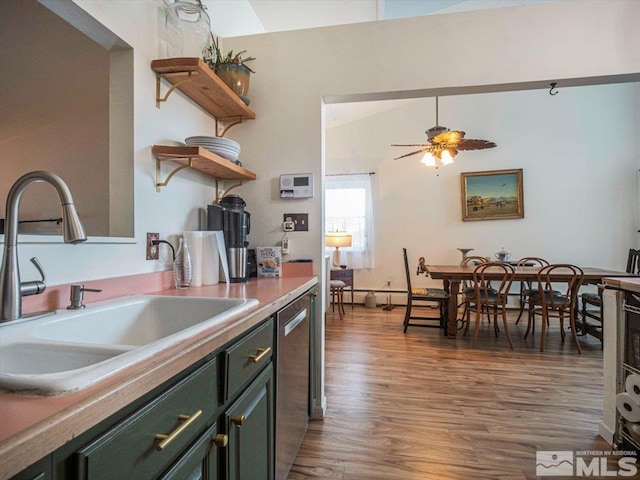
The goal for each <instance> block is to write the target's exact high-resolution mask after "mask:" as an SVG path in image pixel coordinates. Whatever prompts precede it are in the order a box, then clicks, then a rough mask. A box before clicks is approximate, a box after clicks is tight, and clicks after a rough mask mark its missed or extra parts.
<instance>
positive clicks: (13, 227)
mask: <svg viewBox="0 0 640 480" xmlns="http://www.w3.org/2000/svg"><path fill="white" fill-rule="evenodd" d="M36 182H46V183H48V184H50V185H52V186H53V187H54V188H55V189H56V191H57V192H58V197H60V202H61V204H62V223H63V236H64V242H65V243H80V242H84V241H85V240H86V239H87V237H86V235H85V233H84V228H83V227H82V223H81V222H80V218H79V217H78V212H76V208H75V206H74V205H73V197H72V196H71V192H70V191H69V187H68V186H67V184H66V183H64V181H63V180H62V179H61V178H60V177H59V176H58V175H56V174H54V173H51V172H44V171H35V172H29V173H27V174H25V175H23V176H22V177H20V178H19V179H18V180H16V182H15V183H14V184H13V186H12V187H11V189H10V190H9V195H8V196H7V206H6V215H5V222H4V254H3V256H2V266H1V267H0V306H1V307H2V312H0V314H1V315H0V322H7V321H9V320H17V319H19V318H22V297H24V296H27V295H37V294H39V293H42V292H44V290H45V288H46V285H45V278H44V273H43V272H42V268H40V267H39V264H38V261H37V260H35V257H34V258H33V259H31V261H32V262H33V263H34V265H36V268H38V270H39V271H40V274H41V275H42V280H41V281H34V282H20V268H19V264H18V207H19V205H20V199H21V198H22V194H23V193H24V191H25V190H26V188H27V187H28V186H29V185H31V184H32V183H36Z"/></svg>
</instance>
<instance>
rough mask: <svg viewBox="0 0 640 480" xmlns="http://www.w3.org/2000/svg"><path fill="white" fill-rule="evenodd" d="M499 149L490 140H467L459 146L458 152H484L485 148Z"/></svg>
mask: <svg viewBox="0 0 640 480" xmlns="http://www.w3.org/2000/svg"><path fill="white" fill-rule="evenodd" d="M493 147H497V145H496V144H495V143H494V142H490V141H489V140H478V139H475V138H467V139H465V140H462V142H460V143H459V144H458V147H457V148H458V150H483V149H485V148H493Z"/></svg>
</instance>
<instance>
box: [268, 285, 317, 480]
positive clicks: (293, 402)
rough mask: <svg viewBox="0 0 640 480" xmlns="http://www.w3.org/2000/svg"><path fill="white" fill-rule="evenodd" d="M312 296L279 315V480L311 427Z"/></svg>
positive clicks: (294, 303)
mask: <svg viewBox="0 0 640 480" xmlns="http://www.w3.org/2000/svg"><path fill="white" fill-rule="evenodd" d="M310 297H311V293H306V294H304V295H302V296H301V297H299V298H298V299H297V300H295V301H293V302H292V303H290V304H289V305H287V306H286V307H285V308H283V309H282V310H280V311H279V312H278V313H277V322H278V338H277V349H278V351H277V356H276V363H277V369H276V372H277V374H276V432H275V433H276V480H286V478H287V476H288V475H289V471H290V470H291V465H292V464H293V461H294V459H295V457H296V453H297V452H298V448H299V447H300V443H301V442H302V439H303V437H304V434H305V432H306V431H307V425H308V423H309V328H310V317H311V314H312V308H313V306H312V304H311V299H310Z"/></svg>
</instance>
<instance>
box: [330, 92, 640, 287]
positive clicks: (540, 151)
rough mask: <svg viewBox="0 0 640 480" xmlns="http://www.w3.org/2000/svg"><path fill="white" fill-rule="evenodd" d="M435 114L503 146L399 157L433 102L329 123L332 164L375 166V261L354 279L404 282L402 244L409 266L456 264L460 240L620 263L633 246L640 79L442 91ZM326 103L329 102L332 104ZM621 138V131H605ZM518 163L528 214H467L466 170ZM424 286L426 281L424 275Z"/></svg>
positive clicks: (555, 258) (348, 168) (372, 283)
mask: <svg viewBox="0 0 640 480" xmlns="http://www.w3.org/2000/svg"><path fill="white" fill-rule="evenodd" d="M439 104H440V105H439V106H440V109H439V113H440V115H439V117H440V118H439V120H440V121H439V123H440V125H445V126H447V127H450V128H455V129H460V130H463V131H466V132H467V138H482V139H487V140H492V141H495V142H496V143H497V144H498V147H497V148H493V149H488V150H484V151H473V152H460V154H459V155H458V157H456V159H455V163H454V164H453V165H449V166H446V167H442V168H440V169H439V176H437V174H436V171H435V169H433V168H427V167H424V166H423V165H422V164H421V163H420V158H421V155H415V156H413V157H408V158H405V159H400V160H393V158H394V157H398V156H400V155H403V154H405V153H409V152H411V151H414V150H416V149H415V148H413V149H412V148H398V147H391V146H390V144H391V143H422V142H423V141H424V139H425V138H426V137H425V135H424V131H425V130H426V129H427V128H430V127H431V126H433V125H435V100H434V99H433V98H423V99H418V100H414V101H413V103H411V104H409V105H404V106H401V107H398V108H396V109H394V110H387V111H385V112H383V113H380V114H377V115H374V116H370V117H367V118H364V119H361V120H358V121H354V122H351V123H349V124H346V125H342V126H339V127H336V128H331V129H329V130H328V131H327V134H326V170H327V173H347V172H367V171H374V172H376V175H375V176H373V177H371V178H372V181H373V182H374V183H375V186H376V188H375V189H374V192H376V193H377V195H376V196H375V197H374V210H375V222H374V225H375V227H376V235H375V236H376V238H375V244H376V268H375V269H373V270H363V271H357V272H356V277H355V283H356V285H357V287H358V288H371V289H380V288H381V287H382V286H383V285H385V282H386V281H387V280H389V281H391V288H392V289H402V288H405V287H406V281H405V278H404V268H403V265H402V256H401V255H402V253H401V252H402V248H403V247H406V248H407V249H408V251H409V259H410V260H409V261H410V265H412V267H413V266H416V265H417V259H418V257H419V256H424V257H425V258H426V259H427V262H428V263H431V264H443V263H457V262H459V261H460V259H461V254H460V252H459V251H458V250H456V248H457V247H466V248H474V249H475V250H474V251H473V252H472V254H477V255H485V256H491V257H493V253H494V252H497V251H498V250H500V249H501V247H503V246H504V247H505V248H506V250H507V251H509V252H511V253H512V256H513V258H514V259H517V258H519V257H523V256H540V257H544V258H547V259H548V260H549V261H551V262H571V263H576V264H578V265H584V266H594V267H609V268H618V269H624V268H625V265H626V255H627V250H628V249H629V248H631V247H634V246H637V245H638V240H637V239H638V234H637V233H636V230H637V226H638V224H637V223H636V222H637V210H638V207H637V205H638V173H637V172H638V155H637V153H636V152H637V144H636V137H637V134H636V132H638V131H640V124H639V123H638V117H637V111H638V105H640V84H639V83H626V84H617V85H601V86H586V87H573V88H567V89H561V90H560V93H559V94H558V95H555V96H550V95H549V94H548V93H547V91H546V90H529V91H525V92H503V93H489V94H479V95H463V96H452V97H441V98H440V102H439ZM327 108H328V109H329V110H330V109H331V105H329V106H328V107H327ZM610 139H615V141H610ZM512 168H522V169H523V170H524V208H525V218H524V219H517V220H493V221H473V222H463V221H462V219H461V187H460V173H461V172H473V171H486V170H500V169H512ZM413 282H414V284H415V285H416V286H417V285H428V284H429V283H431V282H429V281H428V280H427V279H426V278H425V277H424V276H422V277H415V276H414V280H413Z"/></svg>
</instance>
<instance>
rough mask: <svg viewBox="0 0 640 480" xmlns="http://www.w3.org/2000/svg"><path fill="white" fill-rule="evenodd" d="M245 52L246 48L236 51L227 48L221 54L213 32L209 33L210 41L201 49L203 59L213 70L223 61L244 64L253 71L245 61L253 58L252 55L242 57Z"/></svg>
mask: <svg viewBox="0 0 640 480" xmlns="http://www.w3.org/2000/svg"><path fill="white" fill-rule="evenodd" d="M245 53H247V51H246V50H242V51H240V52H238V53H235V54H234V53H233V50H229V51H228V52H227V54H226V55H224V56H223V55H222V52H221V51H220V46H219V41H218V37H214V36H213V33H212V34H211V41H210V42H209V45H208V46H207V47H206V48H205V49H204V51H203V60H204V61H205V62H206V63H207V65H209V67H210V68H211V69H212V70H213V71H214V72H215V71H216V68H217V67H218V65H222V64H223V63H235V64H238V65H242V66H244V67H245V68H246V69H247V70H249V71H250V72H251V73H256V72H254V71H253V70H252V69H251V68H250V67H249V66H248V65H247V62H250V61H252V60H255V58H254V57H244V58H243V57H242V55H243V54H245Z"/></svg>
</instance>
